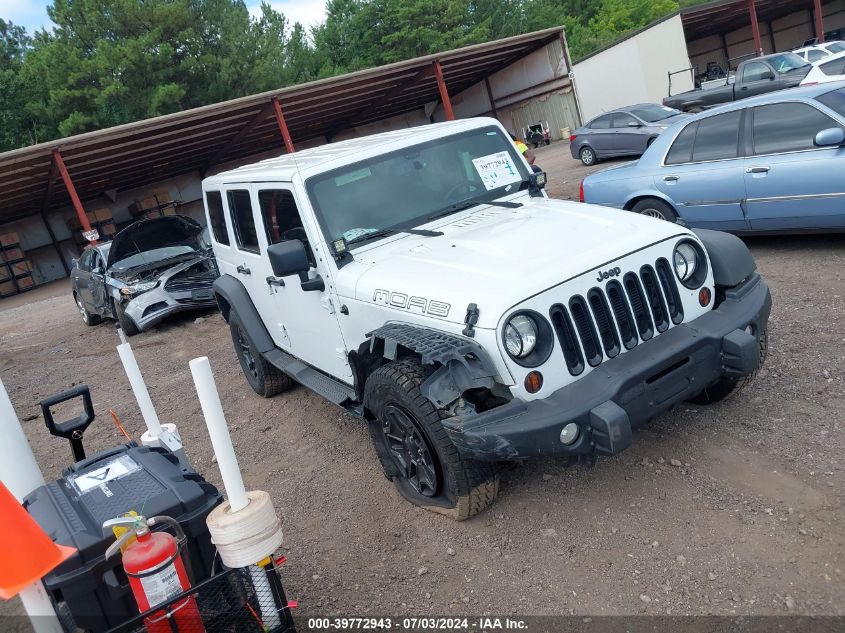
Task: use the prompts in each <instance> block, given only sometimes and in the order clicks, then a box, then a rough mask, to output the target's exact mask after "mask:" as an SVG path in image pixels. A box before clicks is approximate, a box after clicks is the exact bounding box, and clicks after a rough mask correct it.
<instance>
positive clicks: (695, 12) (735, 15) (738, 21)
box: [680, 0, 826, 42]
mask: <svg viewBox="0 0 845 633" xmlns="http://www.w3.org/2000/svg"><path fill="white" fill-rule="evenodd" d="M825 3H826V1H823V4H825ZM754 6H755V8H756V10H757V22H768V21H770V20H776V19H778V18H781V17H783V16H785V15H789V14H790V13H794V12H796V11H800V10H802V9H803V10H805V11H809V10H810V9H812V7H813V2H812V0H804V1H803V2H796V0H754ZM680 14H681V21H682V22H683V25H684V35H685V36H686V39H687V41H688V42H690V41H692V40H696V39H699V38H701V37H707V36H708V35H718V34H719V33H728V32H730V31H735V30H736V29H739V28H742V27H743V26H747V25H748V24H750V23H751V18H750V14H749V7H748V0H715V2H708V3H707V4H699V5H696V6H692V7H688V8H686V9H681V11H680Z"/></svg>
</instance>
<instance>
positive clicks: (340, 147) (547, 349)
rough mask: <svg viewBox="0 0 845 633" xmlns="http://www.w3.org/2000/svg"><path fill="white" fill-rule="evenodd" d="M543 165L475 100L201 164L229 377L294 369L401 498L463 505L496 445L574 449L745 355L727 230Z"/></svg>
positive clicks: (614, 439)
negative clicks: (586, 190) (641, 205)
mask: <svg viewBox="0 0 845 633" xmlns="http://www.w3.org/2000/svg"><path fill="white" fill-rule="evenodd" d="M544 183H545V174H543V173H534V172H533V171H532V169H531V167H530V166H529V165H528V163H527V162H526V161H525V160H524V159H523V158H522V156H520V154H519V153H518V152H517V150H516V148H515V147H514V145H513V143H512V142H511V140H510V138H509V136H508V134H507V133H506V131H505V130H504V128H502V126H501V125H500V124H499V123H498V122H497V121H495V120H493V119H485V118H479V119H472V120H466V121H457V122H452V123H442V124H436V125H428V126H424V127H419V128H414V129H406V130H401V131H397V132H389V133H385V134H379V135H376V136H370V137H366V138H361V139H354V140H349V141H343V142H339V143H333V144H329V145H324V146H322V147H317V148H315V149H308V150H305V151H301V152H296V153H293V154H290V155H285V156H282V157H280V158H274V159H270V160H266V161H262V162H260V163H257V164H254V165H248V166H245V167H241V168H239V169H235V170H232V171H228V172H225V173H221V174H219V175H216V176H213V177H210V178H207V179H205V180H204V182H203V191H204V197H205V204H206V212H207V214H208V222H209V226H210V227H211V234H212V243H213V247H214V253H215V255H216V256H217V262H218V265H219V268H220V272H221V276H220V278H219V279H218V280H217V282H216V283H215V285H214V289H215V293H216V296H217V301H218V303H219V305H220V308H221V310H222V312H223V315H224V317H225V318H226V319H227V321H228V323H229V325H230V328H231V332H232V340H233V342H234V346H235V352H236V353H237V355H238V358H239V359H240V363H241V367H242V368H243V371H244V374H245V375H246V378H247V380H248V382H249V384H250V386H251V387H252V388H253V389H254V390H255V392H256V393H258V394H259V395H261V396H265V397H270V396H273V395H275V394H277V393H279V392H281V391H283V390H285V389H287V388H289V387H290V386H291V385H293V383H294V382H298V383H300V384H302V385H305V386H306V387H308V388H310V389H312V390H313V391H315V392H317V393H318V394H320V395H321V396H323V397H325V398H328V399H329V400H331V401H332V402H334V403H336V404H338V405H340V406H342V407H344V408H345V409H346V410H347V411H349V412H350V413H351V414H353V415H356V416H360V417H362V418H364V419H365V420H366V421H367V422H368V424H369V428H370V432H371V435H372V439H373V442H374V444H375V448H376V452H377V454H378V456H379V459H380V461H381V465H382V467H383V468H384V472H385V474H386V476H387V477H388V478H389V479H391V480H392V481H393V482H395V484H396V486H397V488H398V489H399V491H400V493H401V494H402V495H403V496H404V497H405V498H406V499H408V500H409V501H411V502H413V503H415V504H418V505H421V506H425V507H427V508H430V509H432V510H436V511H438V512H442V513H445V514H448V515H450V516H453V517H454V518H456V519H466V518H468V517H470V516H473V515H474V514H476V513H478V512H479V511H481V510H483V509H485V508H486V507H487V506H489V505H490V504H491V503H492V502H493V500H494V498H495V497H496V493H497V490H498V477H497V474H496V473H497V469H496V462H502V461H508V460H514V459H517V458H524V457H539V456H550V455H560V456H565V457H568V458H570V459H571V460H583V461H585V462H587V463H589V464H592V463H593V462H594V461H595V458H596V456H598V455H612V454H614V453H618V452H619V451H621V450H623V449H625V448H626V447H627V446H628V445H629V444H630V443H631V430H632V428H634V427H636V426H637V425H640V424H642V423H645V422H647V421H648V420H649V419H650V418H652V417H654V416H655V415H657V414H659V413H661V412H662V411H665V410H667V409H668V408H670V407H671V406H672V405H674V404H676V403H678V402H681V401H684V400H693V401H695V402H700V403H709V402H714V401H716V400H720V399H722V398H724V397H726V396H727V395H728V394H730V393H731V392H732V391H734V390H736V388H737V387H738V386H739V385H741V384H742V383H743V382H744V380H746V379H747V378H748V377H749V376H751V375H752V374H753V373H754V372H755V371H756V370H757V368H758V367H759V366H760V364H761V363H762V362H763V359H764V357H765V351H766V323H767V320H768V317H769V311H770V308H771V298H770V295H769V289H768V287H767V286H766V284H765V282H764V281H763V279H762V278H761V277H760V275H759V274H758V273H757V272H756V266H755V264H754V260H753V259H752V257H751V255H750V253H749V252H748V249H747V248H746V247H745V246H744V244H743V243H742V242H741V241H740V240H739V239H738V238H736V237H734V236H732V235H728V234H725V233H719V232H715V231H704V230H702V231H695V232H693V231H690V230H688V229H686V228H684V227H682V226H679V225H678V224H672V223H669V222H665V221H662V220H656V219H653V218H647V217H641V216H638V215H635V214H632V213H628V212H624V211H617V210H615V209H607V208H603V207H598V206H590V205H584V204H579V203H572V202H563V201H559V200H550V199H548V197H547V196H546V195H545V193H544V192H543V190H542V186H543V185H544Z"/></svg>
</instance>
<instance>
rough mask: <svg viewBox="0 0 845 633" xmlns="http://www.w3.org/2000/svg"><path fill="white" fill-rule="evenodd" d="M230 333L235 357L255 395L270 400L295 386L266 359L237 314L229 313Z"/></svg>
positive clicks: (289, 378) (288, 377)
mask: <svg viewBox="0 0 845 633" xmlns="http://www.w3.org/2000/svg"><path fill="white" fill-rule="evenodd" d="M229 331H230V332H231V333H232V343H233V344H234V346H235V355H236V356H237V357H238V361H240V363H241V370H243V372H244V376H246V381H247V382H248V383H249V386H250V387H252V390H253V391H254V392H255V393H257V394H258V395H259V396H261V397H262V398H270V397H272V396H275V395H276V394H277V393H281V392H282V391H285V390H286V389H290V387H291V386H292V385H293V380H292V379H291V377H290V376H288V375H287V374H285V373H284V372H282V371H281V370H279V369H278V368H277V367H274V366H273V365H271V364H270V363H268V362H267V361H266V360H265V359H264V357H263V356H262V355H261V354H260V352H259V351H258V349H257V348H256V346H255V343H254V342H253V340H252V339H251V338H250V336H249V334H248V333H247V331H246V328H245V327H244V325H243V323H241V320H240V318H239V317H238V313H237V312H230V313H229Z"/></svg>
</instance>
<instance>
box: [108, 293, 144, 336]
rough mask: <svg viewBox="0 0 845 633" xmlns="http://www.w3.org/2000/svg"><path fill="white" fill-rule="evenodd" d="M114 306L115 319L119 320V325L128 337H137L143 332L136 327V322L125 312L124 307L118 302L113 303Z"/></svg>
mask: <svg viewBox="0 0 845 633" xmlns="http://www.w3.org/2000/svg"><path fill="white" fill-rule="evenodd" d="M112 306H113V308H114V310H113V311H114V318H115V319H117V324H118V325H119V326H120V329H121V330H123V333H124V334H125V335H126V336H135V335H136V334H137V333H138V332H140V331H141V330H139V329H138V326H137V325H135V321H133V320H132V317H131V316H129V315H128V314H126V312H124V311H123V306H122V305H120V304H119V303H118V302H117V301H112Z"/></svg>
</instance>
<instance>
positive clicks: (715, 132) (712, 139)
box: [692, 110, 742, 162]
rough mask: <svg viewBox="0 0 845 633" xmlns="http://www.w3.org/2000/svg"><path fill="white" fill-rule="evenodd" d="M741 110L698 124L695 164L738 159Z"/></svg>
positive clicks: (694, 154) (704, 120)
mask: <svg viewBox="0 0 845 633" xmlns="http://www.w3.org/2000/svg"><path fill="white" fill-rule="evenodd" d="M741 115H742V111H741V110H737V111H735V112H728V113H726V114H718V115H716V116H711V117H709V118H707V119H702V120H701V121H699V122H698V132H697V133H696V135H695V146H694V147H693V148H692V160H693V162H699V161H703V160H723V159H726V158H736V157H737V155H738V151H737V149H738V145H739V119H740V117H741Z"/></svg>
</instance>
